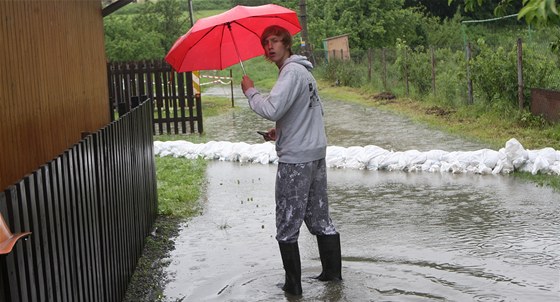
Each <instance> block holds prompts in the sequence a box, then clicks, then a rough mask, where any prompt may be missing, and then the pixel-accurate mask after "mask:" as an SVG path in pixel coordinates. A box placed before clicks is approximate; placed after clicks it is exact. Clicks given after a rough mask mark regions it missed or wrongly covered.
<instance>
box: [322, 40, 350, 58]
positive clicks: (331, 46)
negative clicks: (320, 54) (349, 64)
mask: <svg viewBox="0 0 560 302" xmlns="http://www.w3.org/2000/svg"><path fill="white" fill-rule="evenodd" d="M323 46H324V48H325V51H326V52H327V59H328V60H329V61H331V60H333V59H336V60H350V46H349V44H348V35H340V36H336V37H330V38H327V39H324V40H323Z"/></svg>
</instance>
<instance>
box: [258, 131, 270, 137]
mask: <svg viewBox="0 0 560 302" xmlns="http://www.w3.org/2000/svg"><path fill="white" fill-rule="evenodd" d="M257 133H258V134H260V135H262V136H268V132H264V131H257Z"/></svg>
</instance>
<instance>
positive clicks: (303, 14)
mask: <svg viewBox="0 0 560 302" xmlns="http://www.w3.org/2000/svg"><path fill="white" fill-rule="evenodd" d="M299 23H300V24H301V39H302V41H301V49H302V51H303V55H305V56H306V57H307V58H308V59H309V60H310V61H311V63H313V65H315V62H314V61H315V60H313V56H312V55H311V51H310V47H309V36H308V35H307V9H306V4H305V0H299Z"/></svg>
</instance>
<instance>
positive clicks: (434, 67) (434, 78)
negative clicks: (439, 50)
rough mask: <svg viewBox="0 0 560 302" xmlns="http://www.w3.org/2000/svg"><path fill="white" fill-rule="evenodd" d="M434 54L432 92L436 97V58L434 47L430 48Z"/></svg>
mask: <svg viewBox="0 0 560 302" xmlns="http://www.w3.org/2000/svg"><path fill="white" fill-rule="evenodd" d="M430 50H431V53H432V91H433V93H434V96H435V95H436V56H435V54H434V47H433V46H432V47H430Z"/></svg>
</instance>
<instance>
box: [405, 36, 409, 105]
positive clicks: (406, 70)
mask: <svg viewBox="0 0 560 302" xmlns="http://www.w3.org/2000/svg"><path fill="white" fill-rule="evenodd" d="M404 81H405V85H406V96H408V93H409V87H408V49H407V48H406V47H405V49H404Z"/></svg>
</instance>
